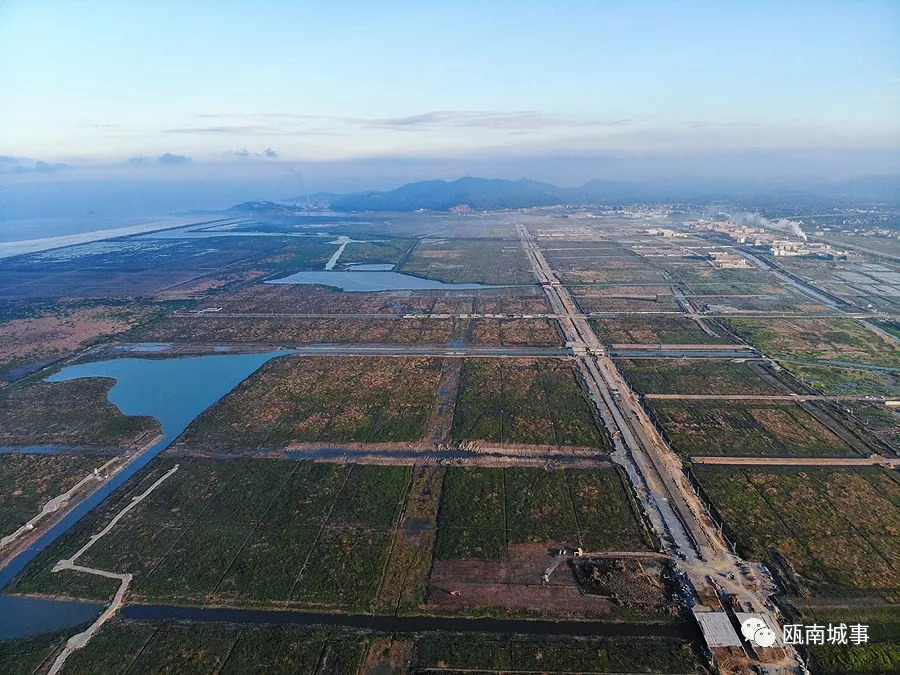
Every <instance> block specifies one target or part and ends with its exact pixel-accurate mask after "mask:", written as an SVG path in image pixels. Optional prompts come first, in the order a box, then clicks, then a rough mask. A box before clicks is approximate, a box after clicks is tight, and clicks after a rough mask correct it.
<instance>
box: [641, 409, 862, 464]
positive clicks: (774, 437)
mask: <svg viewBox="0 0 900 675" xmlns="http://www.w3.org/2000/svg"><path fill="white" fill-rule="evenodd" d="M647 403H648V404H649V407H650V412H651V414H652V416H653V418H654V420H655V421H656V423H657V426H659V427H660V428H661V429H662V431H663V433H664V435H665V437H666V439H667V440H668V441H669V444H670V445H671V446H672V449H673V450H675V452H677V453H678V454H680V455H684V456H691V455H694V456H703V455H724V456H735V457H739V456H748V457H779V456H787V457H844V456H857V453H856V452H855V451H854V449H853V448H852V447H851V446H850V445H849V444H848V443H847V442H845V441H844V440H843V439H842V438H840V437H839V436H838V435H837V434H836V433H835V432H833V431H831V430H830V429H828V428H827V427H826V426H825V425H824V424H823V423H822V422H820V421H819V420H818V419H816V417H814V416H813V415H812V414H810V413H809V412H807V411H806V410H805V409H804V408H803V407H802V406H801V405H800V404H797V403H790V402H787V403H783V402H777V403H776V402H771V403H752V402H740V403H734V402H722V401H675V400H660V399H650V400H648V401H647Z"/></svg>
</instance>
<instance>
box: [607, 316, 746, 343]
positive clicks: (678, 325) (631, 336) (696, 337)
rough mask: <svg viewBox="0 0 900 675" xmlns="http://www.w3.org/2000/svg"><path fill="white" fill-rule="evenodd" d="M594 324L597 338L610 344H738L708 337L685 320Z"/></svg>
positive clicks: (633, 319) (625, 319) (725, 338)
mask: <svg viewBox="0 0 900 675" xmlns="http://www.w3.org/2000/svg"><path fill="white" fill-rule="evenodd" d="M590 321H591V326H593V328H594V330H595V331H596V332H597V337H598V338H599V339H600V341H601V342H604V343H606V344H638V345H646V344H667V345H693V344H705V345H717V344H731V343H733V342H734V340H733V339H732V338H731V337H730V336H728V335H723V334H722V333H718V337H715V336H712V335H708V334H707V333H705V332H704V331H703V330H701V329H700V327H699V326H698V325H697V324H696V323H695V322H694V321H692V320H691V319H689V318H687V317H682V316H677V317H676V316H672V317H669V316H667V317H650V318H645V317H640V318H638V317H618V318H615V319H591V320H590Z"/></svg>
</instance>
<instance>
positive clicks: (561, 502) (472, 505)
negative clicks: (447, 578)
mask: <svg viewBox="0 0 900 675" xmlns="http://www.w3.org/2000/svg"><path fill="white" fill-rule="evenodd" d="M528 542H548V543H551V542H552V543H556V544H568V545H576V544H577V545H579V546H583V547H584V548H585V549H586V550H589V551H642V550H648V549H649V548H651V542H650V541H649V538H648V536H647V534H646V531H645V529H644V527H643V524H642V523H641V520H640V515H639V514H638V512H637V510H636V505H635V504H633V503H632V500H631V497H630V494H629V492H628V488H627V487H626V485H625V483H624V482H623V480H622V478H621V476H620V474H619V473H618V471H617V470H615V469H612V468H610V469H565V470H561V469H557V470H551V471H548V470H545V469H523V468H508V469H489V468H461V467H451V468H449V469H448V470H447V474H446V476H445V478H444V493H443V496H442V499H441V508H440V519H439V521H438V544H437V558H438V559H440V560H457V559H466V558H471V559H479V560H503V559H505V558H506V555H507V551H506V549H507V544H518V543H528Z"/></svg>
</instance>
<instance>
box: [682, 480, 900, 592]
mask: <svg viewBox="0 0 900 675" xmlns="http://www.w3.org/2000/svg"><path fill="white" fill-rule="evenodd" d="M692 471H693V473H694V475H695V476H696V477H697V479H698V480H699V481H700V483H701V485H702V486H703V488H704V490H705V493H706V496H707V497H708V498H709V499H710V500H711V502H712V505H713V506H714V508H715V509H716V511H717V512H718V514H719V517H720V518H721V519H722V520H723V521H724V523H725V525H726V530H727V532H728V533H729V534H730V536H731V537H732V538H733V539H734V540H735V541H736V542H737V544H738V546H739V550H740V551H741V552H742V554H743V555H745V556H747V557H750V558H752V559H755V560H766V561H768V562H770V563H772V567H773V568H774V569H778V570H780V574H781V576H782V578H784V579H785V580H786V581H787V582H788V584H789V587H791V588H793V589H794V592H795V593H799V592H801V590H802V589H808V590H810V591H812V592H813V593H815V594H816V595H817V596H823V597H845V596H856V595H872V594H875V595H890V594H893V593H896V592H897V590H898V589H900V576H898V572H897V569H896V565H895V563H896V560H897V559H898V556H900V547H898V544H897V537H896V534H897V532H898V531H900V482H898V479H897V476H896V475H895V474H894V473H893V472H888V471H885V470H882V469H874V468H873V469H855V470H853V469H830V468H821V469H816V468H812V469H802V470H801V469H787V468H785V469H761V468H760V469H757V468H736V467H735V468H731V467H729V468H726V467H712V466H704V465H696V464H695V465H694V466H693V467H692Z"/></svg>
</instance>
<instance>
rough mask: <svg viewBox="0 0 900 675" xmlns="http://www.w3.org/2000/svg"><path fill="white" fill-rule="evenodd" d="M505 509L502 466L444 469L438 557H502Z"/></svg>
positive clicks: (504, 548)
mask: <svg viewBox="0 0 900 675" xmlns="http://www.w3.org/2000/svg"><path fill="white" fill-rule="evenodd" d="M504 509H505V506H504V488H503V470H502V469H486V468H463V467H450V468H449V469H447V473H446V475H445V477H444V489H443V493H442V495H441V508H440V516H439V520H438V542H437V557H438V558H439V559H441V560H454V559H457V558H475V559H478V560H501V559H503V558H504V557H505V555H506V514H505V513H504Z"/></svg>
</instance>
